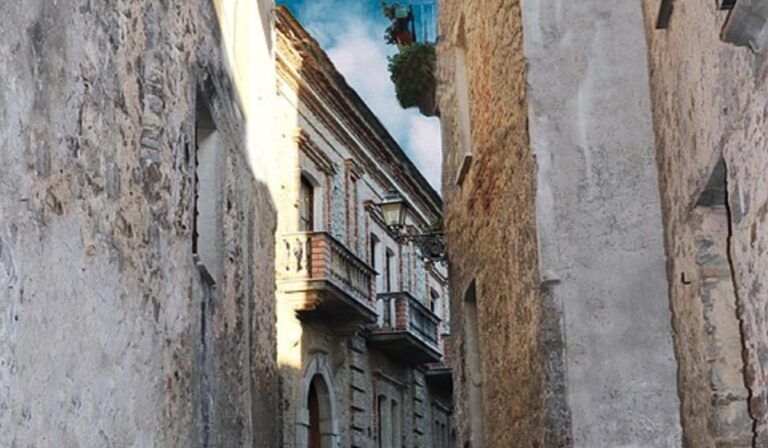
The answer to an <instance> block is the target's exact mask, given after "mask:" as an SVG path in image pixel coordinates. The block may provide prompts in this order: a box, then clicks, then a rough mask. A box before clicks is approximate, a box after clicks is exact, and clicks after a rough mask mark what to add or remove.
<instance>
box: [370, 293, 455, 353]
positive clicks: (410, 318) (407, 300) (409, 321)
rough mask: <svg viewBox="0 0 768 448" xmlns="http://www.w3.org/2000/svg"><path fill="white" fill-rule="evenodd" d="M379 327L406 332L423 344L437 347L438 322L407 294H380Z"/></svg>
mask: <svg viewBox="0 0 768 448" xmlns="http://www.w3.org/2000/svg"><path fill="white" fill-rule="evenodd" d="M379 301H380V303H381V305H382V308H381V311H382V312H381V319H380V321H379V325H380V326H381V327H383V328H384V329H392V330H406V331H409V332H411V333H413V334H415V335H416V336H418V337H419V338H421V339H422V340H424V341H425V342H427V343H429V344H430V345H433V346H435V347H439V344H438V338H437V327H438V324H439V322H440V318H438V317H437V316H436V315H435V314H434V313H433V312H432V311H431V310H430V309H429V308H427V307H426V306H425V305H424V304H422V303H421V302H419V301H418V299H416V297H414V296H412V295H411V294H409V293H407V292H395V293H389V292H388V293H381V294H379Z"/></svg>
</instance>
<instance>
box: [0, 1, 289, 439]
mask: <svg viewBox="0 0 768 448" xmlns="http://www.w3.org/2000/svg"><path fill="white" fill-rule="evenodd" d="M222 3H224V4H226V3H228V2H217V7H221V6H222ZM254 5H257V4H255V3H254ZM212 6H213V3H211V2H208V1H193V2H178V1H163V2H154V1H118V2H113V3H111V4H109V5H106V4H100V3H94V2H90V1H85V0H83V1H65V2H47V1H30V2H24V3H23V4H21V3H17V2H4V3H3V4H2V5H0V14H1V15H2V16H3V17H4V18H5V25H4V26H3V27H2V30H0V59H2V60H3V64H2V66H0V77H2V79H3V80H4V82H3V86H4V87H3V88H2V89H0V111H2V113H0V128H1V129H3V131H2V133H0V166H1V167H2V168H0V291H1V292H0V428H2V431H0V445H2V446H62V447H66V446H168V447H171V446H179V447H196V446H246V445H247V446H251V445H255V446H271V445H274V440H275V438H274V436H275V434H274V432H275V429H276V428H275V426H276V425H275V424H274V421H273V419H274V415H275V412H274V409H275V408H276V403H275V398H276V397H275V390H276V383H275V381H276V372H275V364H274V363H275V337H274V303H273V302H274V293H273V290H274V268H273V266H274V265H273V259H274V256H273V253H274V237H273V229H274V211H273V209H272V205H271V199H270V195H269V193H268V191H267V189H266V187H265V186H264V184H263V183H262V182H261V181H260V180H259V179H258V178H257V176H256V175H255V174H254V173H255V172H256V171H257V170H254V162H256V161H257V159H258V156H257V155H256V153H255V152H253V151H251V149H253V144H252V142H251V140H247V139H246V137H245V136H246V129H248V130H252V129H253V128H252V127H251V125H250V123H248V122H245V121H244V120H243V116H244V112H246V113H247V112H249V111H251V112H253V108H254V103H252V102H250V101H249V100H248V97H247V96H245V95H243V92H242V90H241V89H238V87H237V85H235V84H233V81H232V79H233V77H232V76H231V75H230V71H229V70H230V67H232V66H234V65H236V64H234V61H232V60H228V59H227V54H225V53H222V51H221V49H223V48H227V47H228V45H227V44H226V43H225V42H222V34H221V29H220V28H219V26H218V19H217V12H216V11H215V10H214V8H213V7H212ZM230 6H231V5H230ZM269 6H270V5H269V2H260V3H259V4H258V6H256V11H255V16H250V17H249V19H250V20H251V21H252V23H260V24H263V25H259V26H254V27H253V29H256V30H259V29H260V28H261V27H263V29H262V30H261V31H260V32H259V33H258V34H257V36H260V39H261V40H262V41H263V42H262V43H261V44H260V46H261V47H262V48H268V46H269V42H268V39H269V35H270V33H269V12H268V11H269ZM265 10H266V11H267V12H266V13H264V11H265ZM241 12H242V11H241ZM252 12H253V11H252ZM219 13H221V11H219ZM265 19H266V21H264V20H265ZM253 54H256V53H253ZM253 54H252V55H251V57H253ZM258 54H259V55H260V56H259V57H262V56H261V55H262V54H263V55H264V56H263V57H262V59H261V61H262V63H263V64H269V63H270V58H269V52H266V53H258ZM273 85H274V84H271V85H268V89H269V90H266V92H272V90H271V89H272V88H273ZM196 92H199V93H200V95H201V96H202V98H197V96H198V94H197V93H196ZM266 96H268V95H266ZM198 99H201V100H203V101H204V102H205V103H207V104H208V106H209V107H210V109H211V115H212V119H213V122H214V124H215V126H216V128H217V129H218V131H219V132H220V134H221V150H222V151H226V155H225V157H224V163H223V170H224V172H225V176H224V179H226V183H225V184H223V185H220V186H219V191H218V194H219V195H220V200H221V202H220V203H219V204H218V213H219V224H218V225H219V226H220V233H219V234H218V235H217V237H218V240H219V241H220V242H221V244H220V250H221V256H220V259H222V260H224V262H223V263H224V266H222V267H221V269H219V270H218V272H221V274H218V275H216V276H215V277H214V278H211V279H207V280H206V279H205V275H203V274H201V270H200V268H199V266H198V265H196V263H195V260H194V259H193V254H192V240H193V235H192V232H193V224H192V223H193V217H192V207H193V203H194V200H195V199H194V197H195V188H196V186H195V180H194V179H195V176H194V171H195V121H196V110H195V104H196V101H197V100H198ZM249 116H251V117H253V116H254V114H251V115H249ZM253 137H254V139H255V136H253ZM211 271H213V270H211ZM211 281H212V282H215V287H213V288H210V284H211Z"/></svg>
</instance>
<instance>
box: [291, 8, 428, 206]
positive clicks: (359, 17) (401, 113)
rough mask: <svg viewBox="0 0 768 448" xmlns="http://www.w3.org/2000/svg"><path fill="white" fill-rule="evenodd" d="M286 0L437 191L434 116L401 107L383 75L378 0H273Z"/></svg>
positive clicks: (385, 52)
mask: <svg viewBox="0 0 768 448" xmlns="http://www.w3.org/2000/svg"><path fill="white" fill-rule="evenodd" d="M277 3H278V4H283V5H287V6H288V7H289V9H290V10H291V12H292V13H293V15H294V16H296V18H297V19H298V20H299V22H301V24H302V25H303V26H304V28H306V29H307V31H309V33H310V34H311V35H312V36H313V37H314V38H315V39H317V41H318V42H319V43H320V45H321V46H322V47H323V49H324V50H325V51H326V53H328V56H329V57H330V58H331V61H333V63H334V65H335V66H336V68H337V69H338V70H339V72H341V74H342V75H344V78H345V79H346V80H347V83H349V85H350V86H352V87H353V88H354V89H355V90H356V91H357V93H358V94H359V95H360V97H361V98H362V99H363V100H364V101H365V102H366V103H367V104H368V107H370V108H371V110H372V111H373V113H374V114H376V116H377V117H378V118H379V120H380V121H381V122H382V123H383V124H384V127H386V128H387V130H388V131H389V133H390V134H392V137H394V139H395V140H396V141H397V142H398V143H399V144H400V146H401V147H402V148H403V150H404V151H405V152H406V154H408V156H409V157H410V158H411V160H412V161H413V162H414V163H415V164H416V166H417V167H418V168H419V169H420V170H421V172H422V174H424V177H426V179H427V180H428V181H429V183H430V184H432V187H434V188H435V189H436V190H437V191H438V192H439V191H440V172H441V168H440V166H441V163H442V162H441V157H442V150H441V149H440V148H441V146H440V145H441V143H440V121H439V120H438V119H437V118H428V117H425V116H423V115H421V114H420V113H419V111H418V109H416V108H410V109H403V108H401V107H400V104H398V102H397V99H396V98H395V87H394V85H393V84H392V81H391V80H390V79H389V71H388V70H387V56H389V55H392V54H394V53H395V52H397V48H396V47H395V46H394V45H387V44H386V43H385V42H384V30H385V29H386V28H387V26H388V23H387V19H386V17H384V16H383V15H382V13H381V10H380V9H379V5H380V0H277Z"/></svg>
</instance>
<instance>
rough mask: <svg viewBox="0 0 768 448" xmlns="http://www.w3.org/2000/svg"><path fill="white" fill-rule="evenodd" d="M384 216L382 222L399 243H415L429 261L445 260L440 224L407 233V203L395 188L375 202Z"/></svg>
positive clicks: (443, 261) (443, 238)
mask: <svg viewBox="0 0 768 448" xmlns="http://www.w3.org/2000/svg"><path fill="white" fill-rule="evenodd" d="M377 205H378V207H379V209H380V210H381V214H382V216H383V217H384V223H385V224H386V225H387V227H388V228H389V230H390V231H392V233H394V234H395V236H396V237H397V239H398V240H399V241H400V243H408V242H413V243H415V244H416V245H417V246H418V247H419V249H420V250H421V254H422V256H423V257H424V258H425V259H427V260H428V261H431V262H435V263H436V262H441V263H445V262H446V250H445V236H444V235H443V229H442V225H441V224H440V223H436V224H433V225H432V228H431V229H430V230H429V231H427V232H425V233H408V232H406V229H405V214H406V209H407V204H406V202H405V200H404V199H403V197H402V196H400V194H399V193H398V192H397V190H394V189H392V190H389V193H387V195H386V196H384V200H383V201H382V202H380V203H379V204H377Z"/></svg>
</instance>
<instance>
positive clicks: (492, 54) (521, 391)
mask: <svg viewBox="0 0 768 448" xmlns="http://www.w3.org/2000/svg"><path fill="white" fill-rule="evenodd" d="M439 28H440V44H439V45H438V76H439V82H440V88H439V91H438V96H439V109H440V115H441V120H442V127H443V132H444V134H443V145H444V149H443V156H444V165H443V198H444V201H445V220H444V225H445V232H446V235H447V239H448V252H449V256H450V259H451V262H450V279H449V283H450V289H451V292H452V297H453V300H452V303H451V313H450V314H451V318H452V320H451V322H452V328H451V333H452V340H451V346H452V347H453V357H454V360H456V361H455V362H454V369H455V370H454V384H455V386H454V397H455V400H456V408H455V411H456V420H457V425H458V426H457V430H458V440H457V446H473V447H479V446H488V447H511V446H514V447H521V448H523V447H537V446H544V445H543V442H544V429H543V422H544V404H543V403H544V399H545V394H544V388H543V380H542V375H543V356H542V347H541V345H540V343H539V327H540V324H541V294H540V292H539V272H538V264H539V262H538V255H537V242H536V241H537V239H536V211H535V204H534V198H535V193H536V190H535V188H536V164H535V161H534V156H533V153H532V151H531V148H530V145H529V141H528V130H527V121H528V106H527V102H526V91H525V59H524V57H523V36H522V32H523V30H522V19H521V7H520V3H519V2H517V1H510V0H505V1H491V2H460V1H446V2H442V3H441V11H440V23H439ZM465 75H466V76H465ZM464 81H466V83H465V82H464ZM467 96H468V101H464V99H466V98H467ZM462 98H464V99H462ZM467 103H468V105H469V108H468V110H467V108H465V107H464V106H463V105H466V104H467ZM470 158H471V162H470ZM473 281H475V286H476V288H475V292H476V294H475V295H474V298H475V300H474V301H473V300H471V299H472V298H471V297H467V294H466V293H467V291H468V290H469V289H470V285H471V284H472V282H473ZM467 299H470V300H467ZM468 307H472V308H473V309H474V308H475V307H476V310H477V313H476V322H474V323H473V322H471V320H472V319H471V316H472V315H473V314H474V313H471V311H470V312H468ZM475 329H476V330H477V334H476V335H475V331H474V330H475ZM475 336H477V338H475ZM475 339H477V343H476V344H475V343H474V342H473V341H475ZM468 359H475V360H477V361H478V362H477V363H471V362H467V361H466V360H468ZM462 361H464V362H462ZM470 364H475V365H470ZM477 364H479V365H477ZM478 368H479V369H478ZM477 370H479V371H477ZM473 417H474V418H473ZM483 433H484V435H483ZM467 443H470V444H471V445H466V444H467Z"/></svg>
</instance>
